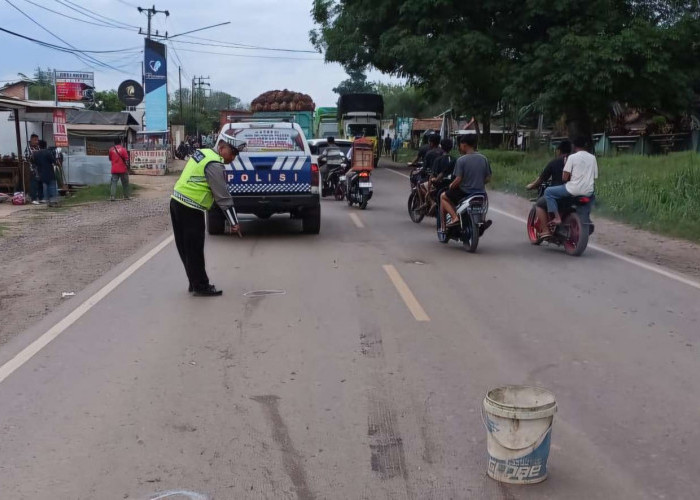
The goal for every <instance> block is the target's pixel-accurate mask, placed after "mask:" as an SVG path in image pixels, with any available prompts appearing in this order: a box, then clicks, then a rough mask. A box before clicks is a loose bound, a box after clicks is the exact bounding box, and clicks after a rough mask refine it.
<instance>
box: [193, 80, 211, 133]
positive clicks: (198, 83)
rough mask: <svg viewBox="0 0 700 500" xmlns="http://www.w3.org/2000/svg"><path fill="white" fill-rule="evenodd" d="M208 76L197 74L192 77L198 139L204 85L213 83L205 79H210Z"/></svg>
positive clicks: (207, 85) (208, 85)
mask: <svg viewBox="0 0 700 500" xmlns="http://www.w3.org/2000/svg"><path fill="white" fill-rule="evenodd" d="M210 79H211V78H210V77H208V76H195V77H194V78H192V102H193V105H192V108H193V111H194V113H195V127H196V131H197V139H199V120H198V118H199V111H200V107H204V97H205V96H204V95H203V94H202V87H205V86H206V87H210V88H211V85H210V84H209V83H208V82H205V81H204V80H210Z"/></svg>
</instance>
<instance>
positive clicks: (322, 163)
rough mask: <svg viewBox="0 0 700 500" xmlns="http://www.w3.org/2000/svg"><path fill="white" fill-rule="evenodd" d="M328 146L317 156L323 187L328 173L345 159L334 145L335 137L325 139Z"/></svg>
mask: <svg viewBox="0 0 700 500" xmlns="http://www.w3.org/2000/svg"><path fill="white" fill-rule="evenodd" d="M326 141H327V142H328V146H326V148H325V149H324V150H323V152H322V153H321V154H320V155H319V156H318V168H319V170H320V171H321V180H322V182H323V185H324V186H325V184H326V182H328V172H329V171H330V169H331V168H336V167H339V166H340V165H341V164H342V163H343V160H344V158H345V155H343V151H342V150H341V149H340V148H339V147H338V146H337V145H336V143H335V137H332V136H331V137H328V139H326Z"/></svg>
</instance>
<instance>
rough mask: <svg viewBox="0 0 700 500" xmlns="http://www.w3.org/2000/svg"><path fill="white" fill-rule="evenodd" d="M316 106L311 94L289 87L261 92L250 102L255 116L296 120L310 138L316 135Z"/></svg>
mask: <svg viewBox="0 0 700 500" xmlns="http://www.w3.org/2000/svg"><path fill="white" fill-rule="evenodd" d="M315 108H316V105H315V104H314V101H313V99H311V96H309V95H308V94H302V93H301V92H294V91H292V90H287V89H284V90H270V91H268V92H265V93H263V94H260V95H259V96H258V97H256V98H255V99H253V101H252V102H251V103H250V110H251V111H252V112H253V115H252V117H253V118H260V119H263V120H266V121H273V120H277V121H289V122H294V123H296V124H298V125H299V127H301V130H302V131H303V132H304V135H305V136H306V137H307V138H309V139H310V138H311V137H313V136H314V130H313V125H314V109H315Z"/></svg>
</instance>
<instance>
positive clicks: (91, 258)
mask: <svg viewBox="0 0 700 500" xmlns="http://www.w3.org/2000/svg"><path fill="white" fill-rule="evenodd" d="M181 168H182V165H181V164H179V163H178V164H177V165H176V169H181ZM176 180H177V174H175V175H167V176H162V177H147V176H135V175H132V176H130V181H131V182H132V183H133V184H138V185H139V186H141V187H142V189H139V190H138V191H137V197H136V198H134V199H132V200H129V201H127V200H118V201H116V202H113V203H112V202H109V201H107V200H105V201H104V202H97V203H88V204H85V205H80V206H73V207H65V208H60V209H47V208H46V207H45V206H36V207H35V206H31V205H28V206H26V209H23V210H20V211H16V212H13V213H11V214H10V215H7V216H5V217H2V218H0V226H2V227H3V233H2V236H0V311H2V312H1V313H0V345H2V344H4V343H6V342H7V341H8V340H9V339H10V338H12V337H13V336H15V335H16V334H18V333H21V332H22V331H23V330H24V329H26V328H27V327H29V326H30V325H31V324H33V323H35V322H37V321H39V320H40V319H41V318H42V317H44V316H45V315H46V314H48V313H49V312H51V311H52V310H53V309H54V308H56V307H57V306H58V305H60V304H61V303H62V302H64V301H66V300H70V298H69V297H66V298H63V297H62V293H63V292H78V291H80V290H81V289H83V288H84V287H85V286H87V285H88V284H90V283H92V282H93V281H95V280H96V279H98V278H99V277H100V276H102V275H103V274H104V273H106V272H107V271H109V270H110V269H111V268H112V267H114V266H115V265H117V264H119V263H120V262H122V261H123V260H124V259H126V258H127V257H129V256H130V255H132V254H133V253H134V252H136V251H137V250H138V249H139V248H141V247H142V246H143V245H145V244H146V243H148V242H149V241H151V240H153V239H154V238H157V237H158V236H159V235H161V234H163V232H164V231H166V230H168V228H169V227H170V216H169V213H168V204H169V193H170V192H171V191H172V186H173V185H174V184H175V181H176Z"/></svg>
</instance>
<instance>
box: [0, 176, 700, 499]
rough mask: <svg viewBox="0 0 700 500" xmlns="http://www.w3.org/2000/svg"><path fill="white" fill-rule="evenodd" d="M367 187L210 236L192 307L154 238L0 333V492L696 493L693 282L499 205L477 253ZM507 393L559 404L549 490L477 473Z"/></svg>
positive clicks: (390, 182) (172, 262) (698, 394)
mask: <svg viewBox="0 0 700 500" xmlns="http://www.w3.org/2000/svg"><path fill="white" fill-rule="evenodd" d="M374 181H375V197H374V198H373V199H372V200H371V201H370V203H369V207H368V209H367V210H365V211H360V210H359V209H357V208H356V207H355V208H352V209H350V208H348V207H347V205H346V204H345V203H342V202H335V201H332V200H329V199H325V200H324V201H323V223H322V229H321V234H320V235H319V236H305V235H301V234H299V232H298V230H299V223H298V222H297V221H290V220H288V219H286V218H284V217H279V218H273V219H272V220H270V221H257V220H253V221H249V222H246V223H244V226H243V227H244V231H245V237H244V239H242V240H239V239H238V238H236V237H212V238H208V241H207V258H208V271H209V274H210V276H211V277H212V280H213V282H214V283H215V284H216V285H217V286H219V287H221V288H223V289H224V295H223V297H220V298H194V297H191V296H190V295H189V294H188V293H187V291H186V286H187V283H186V280H185V276H184V271H183V269H182V266H181V264H180V262H179V260H178V257H177V253H176V250H175V248H174V245H173V244H172V243H169V244H167V245H165V246H164V248H163V249H162V250H161V251H160V252H157V253H155V252H151V254H154V255H152V258H149V259H148V260H146V259H142V260H141V261H139V262H137V263H136V265H140V264H142V265H141V267H139V268H138V269H137V270H136V271H135V272H134V273H133V274H131V275H129V276H128V277H125V276H126V275H124V274H122V275H120V276H121V277H120V278H119V281H118V282H116V283H115V282H111V280H112V279H113V278H114V277H115V276H117V275H118V274H119V273H120V272H122V271H124V270H125V269H127V266H128V265H129V264H131V263H132V262H133V261H134V259H132V260H131V261H130V262H127V263H126V264H125V265H124V266H122V267H121V268H120V269H117V270H115V271H114V272H112V273H110V275H109V276H106V277H104V278H102V279H101V280H100V281H99V282H98V283H96V284H95V285H94V286H92V287H90V288H89V289H88V290H85V291H84V292H82V293H80V294H79V295H78V296H77V297H75V298H73V299H71V301H72V302H71V303H70V304H67V305H66V306H65V307H64V309H62V310H60V311H58V312H57V313H56V314H54V315H52V316H50V317H49V318H47V320H46V321H44V322H43V323H42V324H40V325H36V326H35V327H34V328H32V329H31V330H29V331H27V332H25V333H24V334H23V335H20V336H18V338H17V339H15V341H14V342H12V343H10V344H8V345H6V346H4V348H3V350H1V351H0V365H4V370H5V378H4V380H3V381H2V382H0V401H1V402H2V404H1V405H0V499H3V500H5V499H12V500H16V499H31V500H42V499H51V500H54V499H61V500H62V499H67V500H77V499H100V500H101V499H127V498H128V499H138V500H141V499H144V500H145V499H156V498H157V499H161V498H162V499H165V498H168V499H172V500H175V499H196V500H204V499H247V498H251V499H255V498H261V499H263V498H271V499H272V498H274V499H277V498H281V499H284V498H301V499H311V498H318V499H323V498H329V499H349V498H361V499H385V498H386V499H404V498H406V499H448V498H454V499H462V498H465V499H468V498H469V499H470V498H476V499H479V498H503V499H509V500H510V499H520V498H524V499H528V498H538V499H539V498H556V499H561V498H566V499H573V498H581V499H592V498H601V499H612V498H615V499H619V498H625V499H627V498H634V499H639V498H669V499H670V498H674V499H675V498H697V494H698V491H699V489H700V478H699V476H698V474H697V472H698V464H700V426H698V422H700V364H699V363H698V361H699V359H700V358H699V350H700V325H698V318H699V317H700V290H698V289H696V288H693V287H691V286H688V285H687V284H684V283H681V282H678V281H674V280H673V279H669V278H668V277H664V276H660V275H658V274H655V273H653V272H650V271H648V270H645V269H641V268H638V267H636V266H634V265H633V264H630V263H629V262H624V261H622V260H619V259H616V258H615V257H613V256H609V255H605V254H603V253H600V252H597V251H594V250H590V251H588V252H587V253H586V254H584V256H583V257H581V258H572V257H568V256H566V255H565V254H564V253H563V251H561V250H558V249H554V248H538V247H532V246H531V245H530V244H529V243H528V241H527V238H526V234H525V230H524V226H523V224H521V223H519V222H517V221H516V220H513V219H512V218H509V217H505V216H503V215H501V214H499V213H496V212H492V213H491V217H492V219H493V220H494V224H493V227H492V228H491V229H489V231H488V232H487V233H486V235H485V236H484V238H483V239H482V240H481V242H480V246H479V250H478V252H477V254H475V255H471V254H467V253H466V252H464V251H463V250H462V249H461V247H460V246H459V245H457V244H455V243H454V242H452V243H450V244H449V245H448V246H443V245H441V244H439V243H438V242H437V240H436V237H435V232H434V225H433V221H432V220H430V219H426V220H425V221H424V222H423V223H422V224H420V225H416V224H413V223H412V222H411V221H410V220H409V218H408V215H407V213H406V208H405V207H406V199H407V195H408V181H407V179H405V178H404V177H402V176H401V175H399V174H397V173H393V172H390V171H388V170H386V169H380V170H379V171H377V172H376V173H375V175H374ZM492 204H493V205H496V203H495V202H493V200H492ZM515 215H519V216H522V217H524V216H525V214H515ZM144 254H145V251H144ZM150 256H151V255H149V256H147V257H150ZM144 261H145V262H144ZM386 266H390V267H386ZM391 266H393V267H391ZM129 269H132V270H133V266H132V267H131V268H129ZM127 274H128V272H127ZM397 276H399V277H400V278H399V279H397ZM392 277H393V280H392ZM401 281H403V283H405V285H406V287H405V288H402V287H401V284H400V283H401ZM110 282H111V283H112V284H111V285H110ZM397 283H398V286H399V288H397ZM115 285H118V286H115ZM103 286H107V287H108V288H107V289H106V290H105V289H103V290H102V291H101V292H100V295H98V297H97V298H99V297H100V296H103V295H104V298H103V299H102V300H101V301H99V302H97V303H96V304H94V302H95V299H94V298H93V299H91V298H90V297H92V295H93V294H94V293H95V292H97V291H98V290H100V289H101V287H103ZM112 288H113V290H111V291H110V289H112ZM256 290H284V291H285V294H276V295H262V296H259V297H245V296H244V295H243V294H244V293H246V292H250V291H256ZM399 290H401V291H403V292H404V293H407V290H410V292H412V294H413V297H415V302H410V301H409V302H408V305H407V302H405V301H404V300H403V298H402V296H401V295H400V293H399ZM107 291H110V292H109V293H108V294H106V292H107ZM105 294H106V295H105ZM409 298H410V297H409ZM84 300H89V302H88V303H87V304H86V305H84V306H80V307H79V308H78V309H76V310H75V311H74V312H73V313H71V315H68V313H69V312H70V310H71V309H73V308H75V307H76V306H78V304H81V303H82V302H83V301H84ZM93 304H94V305H93ZM409 305H410V307H409ZM90 306H92V307H90ZM66 315H68V316H67V319H65V320H64V321H63V323H59V324H58V326H56V327H54V328H53V329H52V330H50V328H51V327H52V325H54V324H55V323H57V322H58V321H59V320H61V318H63V317H66ZM419 320H420V321H419ZM46 331H49V334H50V335H51V336H55V337H56V338H55V339H54V340H53V341H52V342H50V343H48V345H46V346H45V347H43V349H41V350H39V351H38V352H37V353H36V354H35V355H34V356H31V357H30V356H29V355H27V354H26V351H25V354H23V355H20V358H18V359H19V362H18V363H17V364H16V365H12V370H9V371H8V368H7V367H8V366H9V365H7V364H5V363H7V362H8V360H10V359H11V358H13V356H15V355H16V354H17V353H19V352H20V351H21V350H22V349H23V348H25V347H26V346H27V345H28V344H29V343H30V342H31V341H33V340H34V339H39V342H42V340H41V339H44V341H45V340H46V339H47V337H46V336H42V334H43V333H44V332H46ZM2 370H3V368H0V372H1V371H2ZM0 378H2V373H0ZM504 384H537V385H541V386H543V387H546V388H548V389H550V390H552V391H553V392H554V394H555V395H556V399H557V402H558V405H559V413H558V414H557V416H556V418H555V422H554V429H553V436H552V451H551V454H550V459H549V465H550V467H549V468H550V477H549V479H548V480H547V481H545V482H544V483H541V484H538V485H530V486H506V485H503V484H499V483H496V482H494V481H493V480H491V479H490V478H488V477H487V476H486V473H485V471H486V462H487V461H486V444H485V441H486V431H485V430H484V426H483V424H482V421H481V414H480V408H481V402H482V399H483V397H484V394H485V393H486V391H487V390H488V389H489V388H493V387H496V386H499V385H504ZM178 492H179V493H178Z"/></svg>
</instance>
